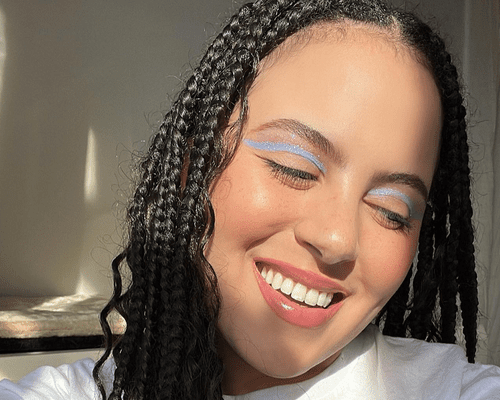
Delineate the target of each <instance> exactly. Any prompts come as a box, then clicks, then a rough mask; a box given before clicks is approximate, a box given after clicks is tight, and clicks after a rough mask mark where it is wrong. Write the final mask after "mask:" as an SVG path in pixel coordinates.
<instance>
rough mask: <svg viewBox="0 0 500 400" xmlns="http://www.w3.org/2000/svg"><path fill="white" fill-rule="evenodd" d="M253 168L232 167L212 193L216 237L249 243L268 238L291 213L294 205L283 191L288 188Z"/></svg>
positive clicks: (229, 241) (230, 241)
mask: <svg viewBox="0 0 500 400" xmlns="http://www.w3.org/2000/svg"><path fill="white" fill-rule="evenodd" d="M250 169H251V168H247V169H244V170H241V169H238V170H237V171H233V170H231V171H228V172H229V173H228V174H226V175H225V176H223V177H222V179H221V180H220V181H219V182H218V184H217V187H216V188H215V190H214V191H213V194H212V204H213V207H214V212H215V232H214V237H215V239H216V240H217V241H222V240H224V241H227V242H226V245H228V244H229V243H233V244H235V245H238V246H245V245H250V244H251V242H252V241H253V240H258V239H259V238H265V237H266V236H268V235H271V234H272V233H274V232H275V230H276V228H277V227H282V226H283V224H284V223H285V220H286V215H290V214H289V213H288V214H287V211H286V210H287V209H289V208H290V206H289V205H288V204H287V202H286V201H285V200H283V199H284V198H285V197H284V196H283V195H282V193H281V192H282V191H283V190H284V189H285V188H284V187H281V185H276V183H275V182H274V184H273V182H271V179H272V178H271V177H270V176H267V174H261V175H260V176H258V175H257V174H249V173H248V170H250ZM262 175H263V176H262ZM242 241H243V242H248V243H243V242H242Z"/></svg>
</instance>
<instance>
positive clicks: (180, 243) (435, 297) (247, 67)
mask: <svg viewBox="0 0 500 400" xmlns="http://www.w3.org/2000/svg"><path fill="white" fill-rule="evenodd" d="M344 20H352V21H358V22H361V23H364V24H366V25H368V26H370V25H372V26H378V27H380V28H382V29H387V30H391V31H396V32H397V38H398V41H400V42H401V43H402V44H403V45H405V46H406V47H407V48H408V49H410V50H411V51H412V52H413V54H414V55H415V56H416V57H417V58H418V59H419V61H420V62H422V63H423V64H424V65H425V66H427V68H428V69H429V70H430V72H431V73H432V74H433V76H434V80H435V82H436V85H437V87H438V89H439V91H440V96H441V103H442V108H443V127H442V133H441V135H442V136H441V148H440V155H439V160H438V166H437V169H436V173H435V177H434V181H433V184H432V187H431V190H430V194H429V199H428V200H429V201H428V206H427V208H426V211H425V215H424V218H423V224H422V229H421V233H420V238H419V247H418V260H417V262H416V265H414V267H413V268H412V269H410V271H409V273H408V276H407V277H406V279H405V280H404V282H403V284H402V285H401V287H400V288H399V289H398V291H397V292H396V293H395V295H394V296H393V297H392V298H391V300H390V301H389V302H388V303H387V305H386V306H385V307H384V309H383V310H382V312H381V314H380V315H379V317H378V318H377V321H376V322H377V323H379V325H380V326H381V329H383V333H384V334H387V335H392V336H402V337H405V336H407V337H414V338H418V339H424V340H428V341H440V342H447V343H454V342H455V341H456V338H455V329H456V324H457V323H456V319H457V314H458V312H459V308H460V312H461V319H462V324H463V332H464V336H465V339H466V350H467V356H468V359H469V361H473V360H474V354H475V347H476V316H477V306H478V300H477V283H476V273H475V262H474V247H473V228H472V223H471V217H472V207H471V201H470V179H469V174H470V171H469V166H468V145H467V136H466V123H465V109H464V106H463V105H462V103H463V100H462V96H461V94H460V85H459V81H458V75H457V71H456V68H455V67H454V66H453V64H452V62H451V57H450V55H449V54H448V53H447V51H446V49H445V46H444V43H443V41H442V40H441V39H440V38H439V37H438V36H437V35H436V34H435V33H434V32H433V31H432V30H431V29H430V28H429V27H428V26H427V25H426V24H424V23H422V22H421V21H420V20H419V19H418V18H416V17H415V16H413V15H412V14H409V13H404V12H401V11H398V10H395V9H393V8H391V7H389V6H388V5H386V4H384V3H383V2H382V1H380V0H257V1H255V2H254V3H249V4H245V5H243V6H242V7H241V9H240V10H239V11H238V12H237V13H236V14H235V15H234V16H233V17H232V18H231V19H230V20H229V22H228V23H227V25H226V26H225V27H224V29H223V30H222V32H221V33H220V34H219V35H218V36H217V37H216V38H215V40H214V41H213V43H212V44H211V45H210V47H209V48H208V50H207V51H206V54H205V55H204V57H203V58H202V60H201V62H200V64H199V66H198V67H197V68H196V69H194V71H193V73H192V75H191V77H190V78H189V79H188V80H187V83H186V86H185V88H184V89H183V90H182V91H181V92H180V93H179V95H178V97H177V100H176V101H175V102H174V103H173V105H172V107H171V110H170V111H169V112H168V113H167V114H166V116H165V117H164V120H163V122H162V124H161V126H160V127H159V129H158V131H157V133H156V134H155V135H154V136H153V137H152V140H151V144H150V147H149V150H148V152H147V154H146V155H145V156H144V158H143V159H142V160H141V162H140V165H139V171H140V174H141V175H140V177H139V182H138V184H137V186H136V189H135V193H134V195H133V197H132V199H131V201H130V204H129V206H128V210H127V211H128V214H127V216H128V219H127V222H128V226H129V232H128V240H127V243H126V245H125V247H124V250H123V251H122V252H121V254H119V255H118V256H117V257H116V259H115V260H114V261H113V263H112V270H113V280H114V291H113V295H112V298H111V300H110V301H109V303H108V305H107V306H106V307H105V308H104V310H103V311H102V313H101V324H102V326H103V330H104V335H105V338H106V351H105V353H104V354H103V356H102V357H101V359H100V360H99V361H98V362H97V364H96V366H95V368H94V378H95V380H96V383H97V385H98V387H99V389H100V391H101V394H102V396H103V398H106V393H105V391H104V387H103V384H102V381H101V379H100V377H99V372H100V370H101V367H102V365H103V363H104V362H105V360H106V359H108V358H109V357H110V355H111V354H112V356H113V358H114V361H115V363H116V370H115V373H114V382H113V388H112V391H111V393H110V394H109V399H122V398H123V399H221V398H222V389H221V381H222V374H223V366H222V363H221V361H220V359H219V357H218V355H217V350H216V346H215V335H216V326H217V320H218V313H219V307H220V296H219V293H218V287H217V279H216V276H215V273H214V271H213V269H212V267H211V266H210V265H209V263H208V262H207V260H206V259H205V257H204V247H205V245H206V243H207V242H208V240H209V239H210V237H211V234H212V232H213V229H214V211H213V208H212V205H211V203H210V197H209V190H210V187H211V185H213V183H214V182H215V180H216V179H217V177H218V176H219V175H220V173H221V172H222V171H223V170H224V168H225V167H226V166H227V164H228V163H229V162H230V160H231V157H232V155H233V154H234V151H235V148H236V146H237V144H238V143H237V142H238V135H236V139H235V140H234V143H230V142H228V140H225V139H226V138H224V135H223V133H224V132H225V131H226V130H227V129H228V125H229V118H230V116H231V115H232V113H233V111H234V110H235V108H236V107H237V106H238V107H239V109H240V110H241V112H240V116H239V120H238V121H237V123H236V124H235V125H234V126H233V128H235V127H236V128H235V129H236V130H238V126H240V127H241V125H242V124H244V121H245V116H246V98H247V93H248V91H249V89H250V87H251V86H252V83H253V82H254V80H255V78H256V76H257V73H258V68H259V63H260V62H261V61H262V60H263V59H264V58H265V57H266V56H268V55H269V54H270V53H272V52H273V51H274V50H275V49H277V48H278V46H280V44H281V43H283V42H284V41H285V39H287V38H288V37H290V36H291V35H294V34H295V33H297V32H299V31H301V32H304V31H307V28H308V27H310V26H312V25H314V24H318V23H336V24H339V25H342V21H344ZM123 268H125V269H128V270H129V273H130V275H131V283H130V285H129V287H127V288H123V287H122V275H123V273H125V272H128V271H125V272H124V271H122V269H123ZM457 299H459V302H458V300H457ZM457 303H458V304H459V305H457ZM113 309H115V310H117V311H118V312H119V313H120V314H121V315H122V316H123V317H124V319H125V320H126V322H127V328H126V331H125V333H124V334H123V335H121V336H120V337H119V338H118V340H115V341H114V340H113V336H112V332H111V330H110V327H109V325H108V323H107V322H106V318H107V316H108V315H109V313H110V312H111V311H112V310H113Z"/></svg>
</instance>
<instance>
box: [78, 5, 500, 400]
mask: <svg viewBox="0 0 500 400" xmlns="http://www.w3.org/2000/svg"><path fill="white" fill-rule="evenodd" d="M464 118H465V109H464V107H463V105H462V97H461V95H460V87H459V84H458V78H457V73H456V69H455V67H454V66H453V64H452V63H451V59H450V56H449V54H448V53H447V52H446V50H445V47H444V45H443V42H442V41H441V39H440V38H439V37H438V36H437V35H436V34H434V33H433V32H432V31H431V30H430V29H429V28H428V27H427V26H426V25H424V24H423V23H421V22H420V21H419V20H417V19H416V18H415V17H413V16H412V15H409V14H405V13H401V12H399V11H396V10H393V9H391V8H389V7H388V6H386V5H385V4H383V3H381V2H379V1H378V0H371V1H369V0H357V1H340V0H307V1H303V0H294V1H283V0H273V1H269V0H259V1H256V2H255V3H253V4H248V5H245V6H243V7H242V8H241V9H240V11H239V12H238V13H237V14H236V15H235V16H234V17H233V18H232V19H231V20H230V22H229V23H228V25H227V26H226V27H225V28H224V30H223V32H222V33H221V34H220V35H219V36H218V37H217V38H216V39H215V40H214V42H213V44H212V45H211V47H210V48H209V49H208V51H207V53H206V54H205V57H204V58H203V59H202V61H201V62H200V65H199V67H198V68H196V69H195V71H194V72H193V75H192V77H191V78H190V79H189V80H188V82H187V84H186V88H185V89H184V90H183V91H182V92H181V93H180V95H179V97H178V100H177V101H176V102H175V103H174V105H173V107H172V109H171V111H170V112H169V113H168V114H167V115H166V117H165V119H164V121H163V123H162V125H161V127H160V129H159V131H158V133H157V134H156V135H155V136H154V137H153V139H152V142H151V146H150V148H149V151H148V153H147V155H146V156H145V158H144V160H143V161H142V163H141V165H140V171H141V177H140V180H139V183H138V185H137V188H136V191H135V194H134V196H133V199H132V200H131V202H130V205H129V209H128V218H129V227H130V231H129V239H128V243H127V245H126V247H125V249H124V251H123V252H122V253H121V254H120V255H119V256H118V257H117V258H116V259H115V261H114V263H113V271H114V282H115V291H114V295H113V297H112V299H111V301H110V303H109V304H108V306H107V307H106V308H105V310H103V313H102V324H103V327H104V331H105V335H106V337H107V351H106V353H105V354H104V355H103V357H102V358H101V360H100V361H99V362H98V363H97V364H96V366H95V368H94V377H95V379H96V382H97V385H98V386H99V389H100V390H101V394H102V397H103V398H110V399H120V398H125V399H155V398H158V399H160V398H161V399H171V398H172V399H173V398H175V399H190V398H193V399H201V398H202V399H220V398H221V397H222V396H223V395H224V398H227V399H232V398H233V397H232V396H238V395H243V396H242V397H241V398H248V399H257V398H259V399H260V398H266V399H268V398H276V399H277V398H290V399H299V398H300V399H306V398H314V399H319V398H325V399H327V398H328V399H331V398H342V399H346V398H348V399H352V398H381V399H382V398H384V399H387V398H393V399H400V398H403V396H406V397H409V398H415V397H417V396H418V397H419V398H439V399H443V398H450V399H452V398H453V399H455V398H495V397H494V396H495V395H496V396H498V395H499V393H500V372H499V370H498V369H497V368H496V367H488V366H481V365H475V364H467V362H466V360H465V358H464V357H463V355H462V354H461V352H460V350H459V349H458V347H456V346H450V345H442V344H427V343H426V342H423V341H415V340H412V339H397V338H387V337H385V336H382V335H381V334H380V332H379V330H378V329H377V328H374V326H373V325H370V322H372V321H375V322H376V324H377V325H379V326H380V328H381V329H382V331H383V333H384V334H385V335H388V336H396V337H405V336H408V337H410V338H415V339H422V340H427V341H434V342H443V343H454V342H455V341H456V338H455V331H456V327H457V322H456V320H457V314H458V313H459V312H460V316H461V319H462V325H463V333H464V336H465V339H466V349H467V358H468V360H469V362H473V360H474V354H475V346H476V318H477V303H478V302H477V283H476V274H475V270H474V268H475V265H474V248H473V229H472V225H471V216H472V209H471V204H470V193H469V190H470V188H469V168H468V147H467V136H466V130H465V119H464ZM417 249H418V261H417V262H416V265H415V267H414V268H411V265H412V260H413V259H414V256H415V255H416V254H417ZM122 268H123V269H124V270H126V269H127V268H128V269H130V271H131V278H132V280H131V285H130V287H128V288H127V289H125V290H124V289H123V288H122V280H121V273H122ZM458 299H459V301H458ZM457 303H458V304H457ZM113 308H115V309H117V310H118V311H119V312H120V313H122V315H123V316H124V317H125V319H126V321H127V330H126V333H125V334H124V335H123V336H122V337H121V338H119V340H118V341H117V342H116V343H112V340H111V332H110V330H109V326H108V324H107V323H106V316H107V315H108V314H109V312H110V310H112V309H113ZM111 349H112V355H113V357H112V358H110V353H111ZM106 360H108V361H106ZM105 361H106V364H105V368H104V369H103V370H101V367H102V366H103V364H104V363H105ZM85 365H86V367H85V368H87V369H85V368H83V367H81V369H82V370H83V369H85V371H86V372H84V373H81V374H80V375H79V374H78V373H77V374H76V375H78V376H79V377H80V378H78V379H77V381H78V380H80V382H81V379H82V378H81V376H85V377H88V366H89V364H85ZM114 365H116V369H115V366H114ZM76 370H78V368H77V367H75V368H74V369H73V370H72V371H73V372H72V373H75V372H74V371H76ZM111 382H112V383H111ZM89 390H90V389H89ZM92 390H94V388H92ZM106 392H107V393H106ZM235 398H238V397H235Z"/></svg>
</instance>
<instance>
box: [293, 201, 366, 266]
mask: <svg viewBox="0 0 500 400" xmlns="http://www.w3.org/2000/svg"><path fill="white" fill-rule="evenodd" d="M295 236H296V238H297V240H298V242H299V243H300V244H302V245H303V246H305V247H308V248H309V250H310V251H312V252H313V253H314V254H315V256H316V257H319V258H321V261H322V262H323V263H325V264H328V265H333V264H338V263H342V262H346V261H352V260H354V259H355V258H356V257H357V252H358V236H359V221H358V204H356V202H353V201H352V199H351V200H349V199H348V196H341V195H339V196H330V197H327V198H318V199H316V201H314V203H313V204H311V206H310V207H307V209H305V210H304V211H303V213H302V216H301V219H300V220H299V221H298V223H297V225H296V227H295Z"/></svg>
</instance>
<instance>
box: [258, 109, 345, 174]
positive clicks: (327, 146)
mask: <svg viewBox="0 0 500 400" xmlns="http://www.w3.org/2000/svg"><path fill="white" fill-rule="evenodd" d="M273 128H274V129H281V130H284V131H287V132H289V133H291V134H294V135H297V136H299V137H300V138H301V139H303V140H305V141H306V142H308V143H309V144H311V145H312V146H314V147H316V148H318V149H319V150H321V151H322V152H323V153H325V154H326V155H328V156H329V157H330V158H331V159H332V160H333V161H334V162H335V163H336V164H337V165H339V166H343V165H344V164H345V156H344V155H343V154H342V152H341V151H340V150H339V149H336V148H335V147H334V146H333V145H332V143H331V142H330V141H329V140H328V139H327V138H326V137H324V136H323V135H322V134H321V133H319V132H318V131H317V130H316V129H314V128H312V127H310V126H308V125H306V124H304V123H302V122H300V121H297V120H296V119H287V118H285V119H276V120H273V121H270V122H266V123H265V124H263V125H261V126H259V127H258V128H256V129H255V130H254V132H259V131H264V130H266V129H273Z"/></svg>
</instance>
